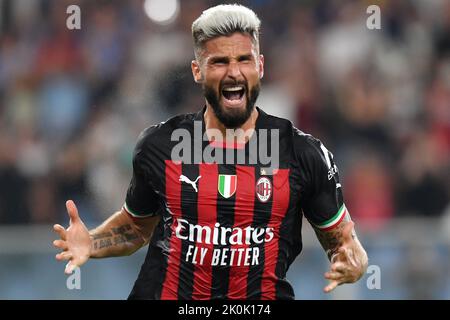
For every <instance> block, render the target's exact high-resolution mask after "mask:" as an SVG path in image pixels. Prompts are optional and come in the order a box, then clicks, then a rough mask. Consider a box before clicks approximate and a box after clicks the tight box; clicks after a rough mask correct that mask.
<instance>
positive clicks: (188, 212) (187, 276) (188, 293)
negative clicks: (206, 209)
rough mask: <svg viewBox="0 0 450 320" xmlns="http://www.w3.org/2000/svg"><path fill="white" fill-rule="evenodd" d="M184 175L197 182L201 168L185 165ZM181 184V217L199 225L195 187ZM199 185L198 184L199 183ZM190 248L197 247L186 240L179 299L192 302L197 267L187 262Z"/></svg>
mask: <svg viewBox="0 0 450 320" xmlns="http://www.w3.org/2000/svg"><path fill="white" fill-rule="evenodd" d="M182 174H183V175H184V176H186V177H188V178H189V179H190V180H191V181H195V179H197V177H198V176H199V167H198V165H195V164H191V165H188V164H183V165H182ZM180 183H181V216H182V218H183V219H186V220H188V221H189V223H190V224H197V220H198V218H197V196H198V192H196V191H195V190H194V188H193V186H192V185H191V184H189V183H186V182H182V181H181V182H180ZM197 185H198V182H197ZM189 246H194V247H195V241H194V242H192V243H191V242H190V241H189V240H184V241H183V243H182V245H181V258H180V275H179V282H178V299H181V300H190V299H192V292H193V289H194V271H195V266H194V264H193V263H192V262H190V261H186V254H187V252H188V248H189Z"/></svg>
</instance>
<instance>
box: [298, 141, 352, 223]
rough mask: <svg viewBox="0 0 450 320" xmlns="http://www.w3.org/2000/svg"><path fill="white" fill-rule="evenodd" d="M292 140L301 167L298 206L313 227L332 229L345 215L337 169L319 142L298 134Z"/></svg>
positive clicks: (326, 150)
mask: <svg viewBox="0 0 450 320" xmlns="http://www.w3.org/2000/svg"><path fill="white" fill-rule="evenodd" d="M296 134H297V136H296V137H294V147H295V148H296V150H295V151H296V155H297V159H298V161H299V167H300V172H301V173H300V180H301V181H300V190H301V191H300V202H301V203H300V206H301V208H302V211H303V214H304V215H305V217H306V219H307V220H308V221H309V222H310V223H311V224H312V225H313V226H314V227H316V228H318V229H322V230H331V229H333V228H334V227H335V226H337V225H338V224H339V223H340V222H341V221H342V220H343V219H344V218H345V217H346V216H348V217H349V215H348V212H347V209H346V207H345V204H344V199H343V195H342V187H341V184H340V183H339V170H338V168H337V166H336V164H335V163H334V160H333V154H332V153H331V152H330V151H328V149H327V148H326V147H325V146H324V145H323V144H322V142H321V141H320V140H318V139H316V138H314V137H312V136H311V135H306V134H303V133H301V132H298V133H296Z"/></svg>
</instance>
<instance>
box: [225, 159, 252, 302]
mask: <svg viewBox="0 0 450 320" xmlns="http://www.w3.org/2000/svg"><path fill="white" fill-rule="evenodd" d="M236 176H237V190H236V202H235V209H234V228H240V229H242V230H243V229H244V228H246V227H248V226H251V225H252V222H253V214H254V198H255V168H254V167H245V166H236ZM242 241H243V244H242V245H238V244H235V245H231V251H232V252H233V251H234V252H235V253H234V255H233V260H234V261H231V263H232V265H231V268H230V277H229V283H228V299H245V298H247V276H248V271H249V266H246V265H245V261H244V259H245V257H246V256H247V255H246V251H247V250H248V248H249V245H247V244H245V232H243V235H242ZM238 249H244V251H243V252H244V254H242V255H241V261H239V260H238V259H239V255H238V252H237V250H238ZM248 254H249V255H250V259H249V262H250V263H251V262H252V259H253V258H252V255H251V253H250V252H249V253H248ZM237 263H240V265H238V264H237Z"/></svg>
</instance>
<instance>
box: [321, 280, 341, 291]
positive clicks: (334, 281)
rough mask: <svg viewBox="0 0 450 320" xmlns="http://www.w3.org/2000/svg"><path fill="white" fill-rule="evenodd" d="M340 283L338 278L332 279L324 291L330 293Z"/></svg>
mask: <svg viewBox="0 0 450 320" xmlns="http://www.w3.org/2000/svg"><path fill="white" fill-rule="evenodd" d="M338 285H339V282H338V281H336V280H333V281H331V282H330V283H329V284H328V285H327V286H326V287H325V288H324V289H323V291H324V292H325V293H330V292H331V291H333V290H334V289H336V287H337V286H338Z"/></svg>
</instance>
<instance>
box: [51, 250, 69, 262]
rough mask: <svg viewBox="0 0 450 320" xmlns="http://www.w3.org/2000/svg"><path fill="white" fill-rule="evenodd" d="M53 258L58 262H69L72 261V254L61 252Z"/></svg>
mask: <svg viewBox="0 0 450 320" xmlns="http://www.w3.org/2000/svg"><path fill="white" fill-rule="evenodd" d="M55 258H56V260H58V261H64V260H70V259H72V253H70V252H69V251H63V252H60V253H58V254H57V255H56V256H55Z"/></svg>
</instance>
